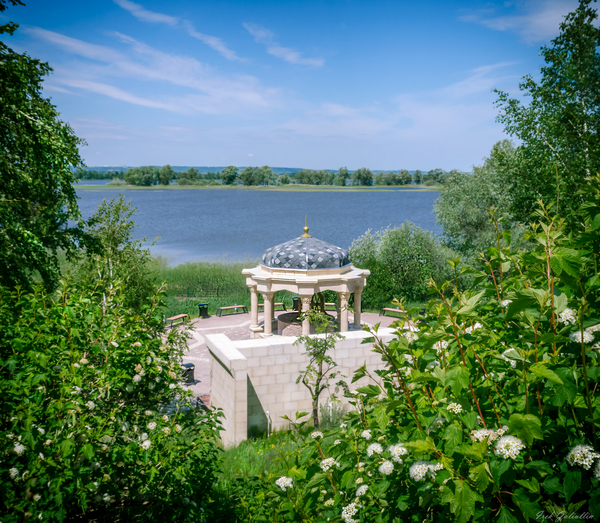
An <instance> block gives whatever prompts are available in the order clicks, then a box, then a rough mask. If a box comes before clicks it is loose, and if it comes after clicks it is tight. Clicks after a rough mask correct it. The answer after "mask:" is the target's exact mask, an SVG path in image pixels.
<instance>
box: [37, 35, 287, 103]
mask: <svg viewBox="0 0 600 523" xmlns="http://www.w3.org/2000/svg"><path fill="white" fill-rule="evenodd" d="M27 32H28V33H29V34H30V35H32V36H34V37H36V38H38V39H40V40H43V41H45V42H48V43H51V44H53V45H55V46H57V47H59V48H61V49H63V50H64V51H66V52H67V53H69V54H71V55H74V56H75V57H80V58H85V59H88V60H93V61H94V62H101V64H97V63H93V62H89V61H85V60H84V61H82V62H81V63H79V64H78V65H77V66H76V67H73V66H72V65H71V66H69V67H61V66H58V67H55V75H53V84H54V85H55V86H57V85H58V86H59V87H60V85H62V86H66V87H70V88H77V89H82V90H84V91H88V92H92V93H96V94H101V95H104V96H108V97H110V98H114V99H116V100H120V101H122V102H127V103H130V104H134V105H141V106H144V107H152V108H156V109H164V110H167V111H172V112H178V113H189V112H192V113H195V112H201V113H208V114H236V113H240V112H241V114H242V115H243V113H244V112H246V111H254V110H257V109H260V110H264V109H265V108H269V107H272V106H276V105H278V103H279V102H278V90H276V89H269V88H264V87H262V86H261V85H260V82H259V80H258V79H257V78H255V77H253V76H250V75H235V76H222V75H218V74H216V73H214V72H213V71H212V70H211V68H210V67H208V66H206V65H205V64H203V63H201V62H199V61H198V60H196V59H195V58H191V57H187V56H179V55H174V54H170V53H164V52H162V51H159V50H157V49H155V48H153V47H151V46H149V45H147V44H145V43H143V42H140V41H139V40H136V39H135V38H132V37H130V36H128V35H124V34H122V33H111V35H112V36H113V37H116V38H117V39H118V40H120V41H121V42H122V43H124V44H126V45H127V46H128V48H127V49H126V52H121V51H118V50H116V49H113V48H111V47H108V46H100V45H94V44H89V43H87V42H84V41H82V40H78V39H75V38H71V37H67V36H64V35H61V34H59V33H54V32H52V31H47V30H44V29H39V28H28V29H27ZM118 79H125V80H127V79H130V80H134V81H135V82H136V83H138V84H139V86H140V91H142V92H144V91H147V90H148V89H147V88H146V85H150V86H151V87H152V88H151V92H153V93H156V94H155V95H154V96H140V95H138V94H133V93H131V92H129V91H128V90H127V89H124V88H121V87H120V86H117V85H115V83H116V82H117V81H118ZM154 82H161V83H162V85H161V86H160V87H155V86H154V85H153V83H154ZM165 85H170V86H171V89H169V88H165V87H164V86H165ZM174 88H175V90H174ZM176 88H181V89H183V92H181V89H179V92H178V90H177V89H176Z"/></svg>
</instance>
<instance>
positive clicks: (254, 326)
mask: <svg viewBox="0 0 600 523" xmlns="http://www.w3.org/2000/svg"><path fill="white" fill-rule="evenodd" d="M250 330H251V331H252V333H253V336H254V337H255V338H256V337H257V336H258V333H259V332H260V331H261V328H260V326H259V325H258V292H257V290H256V285H251V286H250Z"/></svg>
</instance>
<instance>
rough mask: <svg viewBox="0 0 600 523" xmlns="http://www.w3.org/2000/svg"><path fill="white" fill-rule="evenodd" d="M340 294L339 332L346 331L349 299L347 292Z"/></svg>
mask: <svg viewBox="0 0 600 523" xmlns="http://www.w3.org/2000/svg"><path fill="white" fill-rule="evenodd" d="M340 294H341V297H342V299H341V302H342V303H341V317H340V332H348V300H349V299H350V293H349V292H342V293H340Z"/></svg>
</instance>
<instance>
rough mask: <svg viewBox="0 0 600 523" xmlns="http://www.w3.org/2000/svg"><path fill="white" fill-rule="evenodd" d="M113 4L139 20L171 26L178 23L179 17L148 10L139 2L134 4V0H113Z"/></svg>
mask: <svg viewBox="0 0 600 523" xmlns="http://www.w3.org/2000/svg"><path fill="white" fill-rule="evenodd" d="M113 1H114V3H115V4H117V5H118V6H119V7H122V8H123V9H125V10H127V11H129V12H130V13H131V14H132V15H133V16H135V17H136V18H137V19H138V20H140V21H141V22H152V23H159V24H167V25H171V26H176V25H178V24H179V19H178V18H176V17H175V16H169V15H165V14H162V13H155V12H154V11H148V9H145V8H144V7H142V6H141V5H140V4H136V3H135V2H131V1H130V0H113Z"/></svg>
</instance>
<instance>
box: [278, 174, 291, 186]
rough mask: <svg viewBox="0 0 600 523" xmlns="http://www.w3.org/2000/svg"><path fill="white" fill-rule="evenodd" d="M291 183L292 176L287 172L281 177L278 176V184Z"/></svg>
mask: <svg viewBox="0 0 600 523" xmlns="http://www.w3.org/2000/svg"><path fill="white" fill-rule="evenodd" d="M289 183H290V177H289V176H288V174H287V173H284V174H282V175H281V176H280V177H279V178H277V184H278V185H288V184H289Z"/></svg>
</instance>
